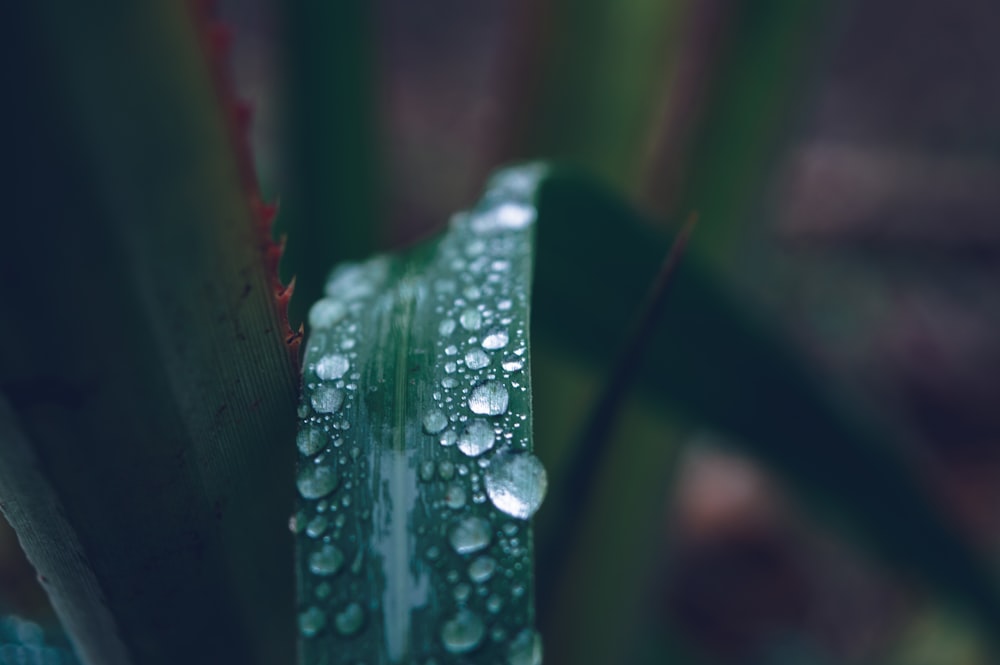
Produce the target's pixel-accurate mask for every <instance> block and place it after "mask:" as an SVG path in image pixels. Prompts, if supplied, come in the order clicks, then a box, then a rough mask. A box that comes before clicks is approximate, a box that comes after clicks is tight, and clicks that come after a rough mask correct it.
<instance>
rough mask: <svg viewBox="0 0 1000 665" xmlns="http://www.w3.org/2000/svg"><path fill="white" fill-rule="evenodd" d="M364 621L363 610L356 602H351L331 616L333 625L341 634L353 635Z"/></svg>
mask: <svg viewBox="0 0 1000 665" xmlns="http://www.w3.org/2000/svg"><path fill="white" fill-rule="evenodd" d="M364 623H365V611H364V609H362V608H361V606H360V605H358V604H357V603H351V604H350V605H348V606H347V607H345V608H344V610H343V611H342V612H338V613H337V616H335V617H334V618H333V625H334V626H336V627H337V632H339V633H340V634H341V635H354V634H355V633H357V632H358V631H359V630H361V626H363V625H364Z"/></svg>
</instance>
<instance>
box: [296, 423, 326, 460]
mask: <svg viewBox="0 0 1000 665" xmlns="http://www.w3.org/2000/svg"><path fill="white" fill-rule="evenodd" d="M295 443H296V445H297V446H298V448H299V452H300V453H302V454H303V455H315V454H316V453H318V452H319V451H321V450H323V448H325V447H326V433H325V432H323V430H321V429H319V428H318V427H307V428H305V429H301V430H299V433H298V435H297V436H296V438H295Z"/></svg>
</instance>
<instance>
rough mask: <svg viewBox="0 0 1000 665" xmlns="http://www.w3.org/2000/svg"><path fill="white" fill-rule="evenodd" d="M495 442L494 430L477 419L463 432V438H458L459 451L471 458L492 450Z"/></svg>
mask: <svg viewBox="0 0 1000 665" xmlns="http://www.w3.org/2000/svg"><path fill="white" fill-rule="evenodd" d="M470 401H471V400H470ZM494 441H496V434H495V433H494V432H493V428H492V427H491V426H490V424H489V423H488V422H486V421H485V420H481V419H478V418H477V419H475V420H473V421H472V422H470V423H469V424H468V425H467V426H466V428H465V431H464V432H462V436H460V437H458V449H459V450H461V451H462V452H463V453H465V454H466V455H468V456H469V457H475V456H477V455H482V454H483V453H485V452H486V451H487V450H489V449H490V448H492V447H493V443H494Z"/></svg>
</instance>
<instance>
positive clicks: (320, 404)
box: [310, 386, 344, 413]
mask: <svg viewBox="0 0 1000 665" xmlns="http://www.w3.org/2000/svg"><path fill="white" fill-rule="evenodd" d="M310 400H311V401H312V405H313V408H314V409H315V410H316V412H317V413H335V412H336V411H337V409H339V408H340V407H341V405H342V404H343V403H344V391H343V390H341V389H340V388H334V387H333V386H320V387H319V388H317V389H316V390H314V391H313V394H312V397H311V398H310Z"/></svg>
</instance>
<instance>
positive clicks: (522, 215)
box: [470, 201, 536, 233]
mask: <svg viewBox="0 0 1000 665" xmlns="http://www.w3.org/2000/svg"><path fill="white" fill-rule="evenodd" d="M535 215H536V213H535V209H534V208H533V207H532V206H530V205H526V204H524V203H518V202H514V201H507V202H503V203H500V204H499V205H496V206H493V207H492V208H490V209H488V210H485V211H483V212H481V213H479V214H478V215H476V216H474V217H473V218H472V220H471V222H470V223H471V226H472V229H473V230H474V231H476V232H478V233H490V232H493V231H517V230H518V229H523V228H525V227H526V226H529V225H530V224H532V223H533V222H534V221H535Z"/></svg>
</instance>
